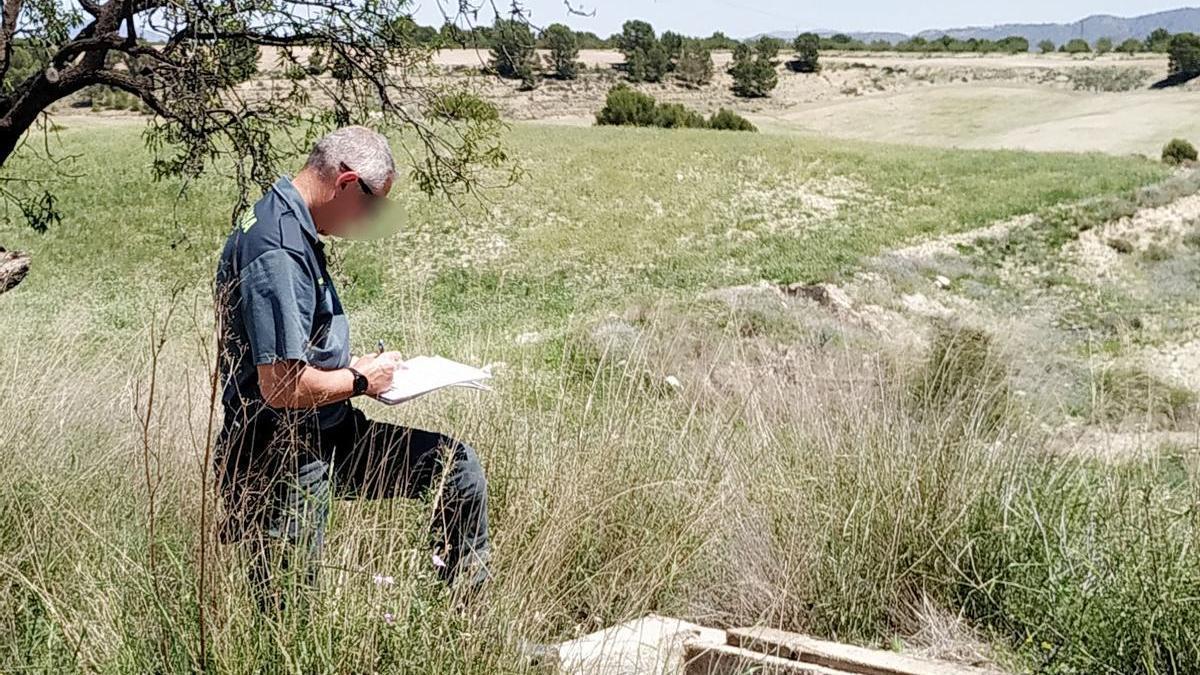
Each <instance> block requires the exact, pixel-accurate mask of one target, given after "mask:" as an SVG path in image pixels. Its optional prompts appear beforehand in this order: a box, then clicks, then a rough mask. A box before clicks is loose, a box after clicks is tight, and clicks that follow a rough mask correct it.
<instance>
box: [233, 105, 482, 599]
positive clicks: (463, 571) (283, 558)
mask: <svg viewBox="0 0 1200 675" xmlns="http://www.w3.org/2000/svg"><path fill="white" fill-rule="evenodd" d="M394 178H395V163H394V160H393V159H392V153H391V149H390V147H389V146H388V142H387V139H386V138H384V137H383V136H382V135H381V134H379V133H376V132H374V131H372V130H370V129H367V128H364V127H346V128H344V129H339V130H337V131H334V132H333V133H331V134H329V135H328V136H326V137H324V138H322V139H321V140H320V141H319V142H318V143H317V145H316V147H315V148H314V149H313V151H312V154H311V155H309V158H308V161H307V162H306V163H305V165H304V167H303V168H302V169H301V170H300V172H299V173H298V174H296V177H295V178H291V179H289V178H288V177H286V176H285V177H281V178H280V179H279V180H278V181H277V182H276V183H275V184H274V185H273V186H272V187H271V189H270V190H268V191H267V193H266V194H265V195H263V197H262V199H260V200H259V201H258V203H256V204H255V205H254V209H253V211H250V212H248V213H247V214H246V215H245V216H244V217H242V218H241V220H240V221H239V222H238V223H237V224H236V226H235V227H234V228H233V232H232V233H230V235H229V238H228V240H227V241H226V243H225V248H224V251H223V252H222V254H221V260H220V263H219V265H218V269H217V285H216V292H217V306H218V308H219V311H220V313H221V324H222V335H221V374H222V377H223V380H224V382H225V388H224V394H223V396H222V402H223V407H224V413H225V417H224V422H223V425H222V429H221V435H220V437H219V438H218V443H217V452H216V453H215V470H216V475H217V479H218V485H219V488H220V492H221V495H222V497H223V501H224V506H225V521H224V522H223V523H222V526H221V531H220V538H221V540H222V541H224V542H233V541H241V542H245V543H248V544H249V545H250V546H251V552H252V567H251V580H252V582H253V584H254V586H255V590H256V592H257V593H258V597H259V601H260V604H262V605H263V606H264V608H270V607H273V606H274V607H278V606H279V605H280V603H281V597H280V595H279V593H280V588H279V584H278V583H274V582H275V581H277V579H278V577H279V575H280V572H281V571H284V570H292V571H298V572H299V573H300V576H301V580H302V581H303V582H305V583H311V582H312V581H313V580H314V578H315V573H316V565H317V564H318V562H319V560H320V553H321V548H322V545H323V543H324V537H325V525H326V521H327V519H328V517H329V505H330V501H331V500H332V499H335V498H339V497H351V498H354V497H358V498H367V499H377V498H389V497H394V496H403V497H409V498H415V497H419V496H420V495H422V494H424V493H426V492H428V491H430V490H436V494H435V495H434V498H435V505H434V509H435V513H434V518H433V524H434V528H433V529H434V533H433V547H434V548H433V553H432V556H431V558H430V561H431V564H432V565H434V566H435V567H437V569H438V573H439V574H440V575H441V576H442V578H443V579H445V580H446V581H447V582H455V580H456V579H464V580H465V581H466V583H467V585H469V586H471V587H474V586H476V585H478V584H479V583H481V582H482V581H483V580H484V579H486V577H487V559H488V525H487V483H486V480H485V478H484V474H483V469H482V467H481V466H480V462H479V458H478V456H477V455H476V453H475V450H474V449H472V448H471V447H470V446H468V445H466V444H464V443H461V442H459V441H456V440H454V439H452V438H448V437H446V436H443V435H441V434H437V433H432V432H428V431H421V430H418V429H410V428H408V427H401V426H396V425H392V424H385V423H381V422H376V421H373V420H370V419H367V417H366V416H365V415H364V414H363V413H362V412H361V411H360V410H358V409H357V408H355V407H354V406H352V405H351V404H350V399H352V398H355V397H358V396H374V395H377V394H379V393H381V392H383V391H386V390H387V389H388V388H390V387H391V384H392V380H393V377H394V376H395V374H396V371H397V370H398V369H399V370H400V376H401V377H403V365H402V364H401V363H400V362H399V356H400V355H399V354H397V353H395V352H384V351H382V349H380V350H378V352H379V353H372V354H368V355H365V356H360V357H358V358H355V359H352V358H351V353H350V325H349V322H348V321H347V318H346V315H345V313H344V312H343V311H342V303H341V301H340V300H339V299H338V294H337V290H336V288H335V287H334V283H333V279H332V277H330V274H329V270H328V269H327V266H326V259H325V246H324V244H323V243H322V242H321V239H320V236H321V235H325V236H336V237H346V236H352V235H354V234H355V232H356V231H357V228H359V227H361V226H362V224H363V223H364V222H365V221H367V220H368V219H369V217H370V216H371V215H372V214H373V212H374V211H375V209H376V208H377V207H378V206H379V205H380V203H381V202H382V201H383V200H384V199H385V198H386V196H387V194H388V192H389V191H390V190H391V188H392V181H393V179H394ZM298 557H299V558H302V560H298V559H297V558H298Z"/></svg>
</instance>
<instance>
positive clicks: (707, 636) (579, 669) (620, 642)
mask: <svg viewBox="0 0 1200 675" xmlns="http://www.w3.org/2000/svg"><path fill="white" fill-rule="evenodd" d="M725 640H726V638H725V631H723V630H718V629H715V628H705V627H704V626H699V625H696V624H694V623H688V622H686V621H683V620H680V619H672V618H669V617H664V616H657V615H655V614H651V615H649V616H646V617H643V618H641V619H636V620H634V621H628V622H626V623H623V624H619V625H617V626H613V627H611V628H605V629H604V630H602V631H598V632H595V633H591V634H590V635H585V636H583V637H581V638H578V639H576V640H570V641H567V642H564V643H562V644H561V645H559V646H558V668H557V670H558V672H560V673H563V674H564V675H678V674H679V673H682V672H683V665H684V647H685V645H686V644H687V643H688V642H690V641H697V642H703V643H707V644H716V645H721V644H724V643H725Z"/></svg>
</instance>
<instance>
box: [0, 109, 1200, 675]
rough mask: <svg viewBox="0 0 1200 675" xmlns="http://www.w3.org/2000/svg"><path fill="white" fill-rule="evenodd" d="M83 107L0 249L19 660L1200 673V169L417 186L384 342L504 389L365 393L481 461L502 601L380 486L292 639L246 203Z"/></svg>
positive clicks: (536, 160) (625, 163)
mask: <svg viewBox="0 0 1200 675" xmlns="http://www.w3.org/2000/svg"><path fill="white" fill-rule="evenodd" d="M57 123H58V124H59V125H60V128H59V129H58V130H57V131H56V133H54V134H52V135H51V136H50V139H51V141H50V142H51V143H52V147H53V149H54V151H55V152H56V154H58V155H60V156H64V157H74V159H73V160H72V161H71V162H70V164H69V166H70V169H71V171H70V173H71V174H73V175H75V176H76V177H74V178H68V177H64V176H63V174H61V173H56V174H54V176H56V177H55V178H54V180H55V181H58V183H57V185H58V194H59V195H60V200H61V201H60V204H59V206H60V208H61V210H62V212H63V221H62V223H61V224H59V225H56V226H54V227H52V228H51V229H50V230H49V231H47V232H45V233H41V234H39V233H36V232H33V231H32V230H30V229H29V228H27V227H24V226H23V225H21V224H19V223H8V224H4V225H0V241H2V242H3V243H4V245H5V246H8V247H10V248H14V249H21V250H25V251H29V252H30V253H31V254H32V255H33V259H34V267H33V271H32V273H31V274H30V276H29V278H28V279H27V280H26V281H25V282H24V283H23V284H22V285H21V286H20V287H18V288H17V289H16V290H14V291H11V292H9V293H6V294H4V295H3V296H2V297H0V308H2V310H3V311H0V335H3V336H4V339H2V340H0V364H3V376H0V449H2V451H3V452H4V455H3V456H4V459H5V463H6V469H5V471H4V472H0V512H2V513H4V514H5V517H4V518H3V520H2V527H0V670H4V671H15V672H22V671H23V670H29V671H36V672H72V671H87V672H91V671H105V672H151V671H159V672H164V671H165V672H173V671H184V670H189V669H192V668H193V667H194V666H195V664H196V663H197V662H198V661H199V659H200V654H199V651H198V650H199V649H200V648H201V647H200V645H203V646H204V647H203V648H204V649H205V650H206V651H205V654H206V659H207V662H208V663H209V664H210V668H212V669H213V670H215V671H220V672H246V673H251V672H276V671H280V672H282V671H289V672H453V673H496V672H523V671H524V670H525V668H526V666H525V665H524V661H522V660H521V659H520V658H519V657H518V651H519V649H520V644H521V642H522V641H523V640H534V641H557V640H562V639H566V638H570V637H573V636H577V635H580V634H582V633H586V632H590V631H592V630H595V629H597V628H600V627H603V626H607V625H611V624H614V623H617V622H619V621H622V620H625V619H630V618H635V617H639V616H643V615H645V614H647V613H649V612H657V613H661V614H667V615H675V616H681V617H685V618H688V619H692V620H696V621H701V622H704V623H706V624H708V625H735V624H749V623H765V624H768V625H773V626H778V627H781V628H785V629H789V630H797V631H805V632H810V633H813V634H817V635H821V636H825V637H831V638H836V639H839V640H843V641H849V642H856V643H860V644H866V645H875V646H883V647H886V648H890V649H897V650H901V651H905V652H914V653H921V654H927V655H932V656H936V657H939V658H944V659H950V660H955V661H959V662H963V663H971V664H990V665H994V666H996V667H999V668H1003V669H1008V670H1012V671H1015V672H1020V671H1027V670H1045V671H1048V672H1064V673H1066V672H1100V671H1106V672H1189V671H1194V670H1196V669H1197V668H1200V645H1198V644H1197V642H1196V637H1195V633H1194V630H1193V627H1194V626H1195V625H1197V623H1198V622H1200V606H1198V605H1197V604H1196V602H1195V600H1194V598H1195V597H1196V596H1197V591H1198V589H1200V572H1197V570H1196V568H1195V566H1194V565H1193V564H1192V555H1191V551H1192V550H1194V545H1195V543H1196V542H1197V538H1198V537H1200V527H1198V526H1197V524H1196V522H1195V518H1194V512H1195V508H1196V502H1195V500H1196V495H1197V494H1200V492H1198V488H1200V483H1198V482H1197V480H1198V479H1197V474H1196V469H1197V467H1196V464H1195V454H1194V450H1195V435H1194V412H1193V410H1194V397H1195V391H1194V389H1195V386H1196V385H1195V382H1196V380H1195V377H1194V375H1195V374H1196V371H1195V370H1190V368H1195V367H1196V362H1197V359H1196V357H1197V355H1198V353H1197V350H1196V348H1195V346H1194V345H1195V344H1196V342H1195V340H1196V329H1197V324H1196V322H1195V319H1194V317H1195V316H1196V312H1195V310H1196V304H1197V303H1198V298H1197V295H1196V294H1195V292H1194V291H1195V287H1196V286H1195V284H1196V276H1195V269H1196V263H1197V262H1198V261H1200V247H1198V245H1197V242H1198V241H1200V230H1197V224H1196V223H1197V222H1198V219H1200V202H1198V201H1197V200H1200V197H1197V196H1195V195H1196V193H1197V191H1198V190H1200V181H1198V180H1197V178H1196V177H1195V176H1194V175H1192V174H1189V173H1186V172H1177V171H1174V170H1172V169H1169V168H1168V167H1166V166H1164V165H1163V164H1161V163H1159V162H1157V161H1151V160H1148V159H1145V158H1141V157H1131V156H1117V155H1107V154H1098V153H1096V154H1079V153H1059V154H1055V153H1033V152H1024V151H1011V150H957V149H946V148H923V147H918V146H904V145H898V144H885V143H872V142H865V141H858V140H835V139H833V138H828V137H817V136H812V135H805V134H801V133H796V131H795V130H794V129H779V128H776V127H773V126H767V127H765V128H764V130H763V132H762V133H758V134H747V133H735V132H717V131H703V130H658V129H626V128H605V127H586V126H571V125H559V124H547V123H544V122H537V121H531V122H515V123H513V124H512V125H511V126H510V128H509V129H508V131H507V132H506V133H505V142H506V143H507V144H508V146H509V148H510V149H511V151H512V152H513V153H514V156H515V158H516V159H517V161H518V163H519V165H520V167H521V168H522V170H523V176H522V178H521V179H520V180H519V181H518V182H517V183H515V184H514V185H511V186H505V187H496V188H493V189H490V190H485V191H484V192H482V193H480V195H479V197H478V198H472V199H467V200H465V201H463V202H462V203H460V204H457V205H450V204H447V203H445V202H444V201H442V200H430V199H429V198H426V197H424V196H423V195H421V194H419V193H418V192H417V191H416V190H414V189H412V188H411V187H410V186H408V185H406V184H404V183H402V184H401V188H400V189H399V194H398V195H396V196H395V197H394V202H395V203H394V204H393V206H392V207H391V209H390V210H388V211H386V212H385V213H384V215H383V216H382V218H383V220H384V221H385V222H386V223H388V224H390V225H391V227H390V228H389V230H388V231H385V232H381V233H380V235H379V237H378V238H376V239H374V240H371V241H356V242H347V241H337V242H335V243H333V245H332V258H333V260H334V268H335V273H336V278H337V281H338V284H339V287H340V288H341V289H342V297H343V300H344V301H345V303H346V305H347V310H348V312H349V314H350V315H351V317H352V318H353V326H354V335H353V338H354V342H355V345H356V347H357V348H359V349H360V350H366V349H369V348H371V345H374V343H375V341H376V339H380V338H382V339H385V340H386V341H387V342H388V344H389V345H390V346H392V347H394V348H396V349H399V350H401V351H403V352H404V353H406V354H414V355H415V354H433V353H437V354H442V355H445V356H448V357H452V358H456V359H461V360H464V361H468V362H473V363H480V364H484V363H486V364H491V365H492V367H493V369H494V372H495V373H496V384H495V390H496V391H495V392H494V393H493V394H488V395H485V394H466V393H442V394H439V395H438V396H437V397H429V398H427V399H423V400H421V401H418V402H415V403H412V404H408V405H405V406H402V407H400V408H396V409H384V408H382V407H381V406H378V405H374V404H372V403H369V402H368V403H365V404H363V405H365V406H366V407H368V408H369V409H370V413H371V414H372V415H376V416H379V417H381V418H383V419H387V420H391V421H397V422H403V423H406V424H411V425H416V426H422V427H430V428H437V429H441V430H444V431H447V432H450V433H453V434H455V435H457V436H460V437H462V438H464V439H468V440H469V441H470V442H471V443H472V444H474V445H475V446H476V447H478V448H479V449H480V451H481V454H482V456H483V458H484V463H485V465H486V468H487V471H488V474H489V477H490V500H491V501H490V508H491V512H492V527H493V534H494V545H495V548H496V558H495V572H496V578H495V580H494V582H493V583H492V585H491V586H490V587H489V589H488V591H487V594H486V596H485V598H484V602H483V603H481V604H479V605H475V606H472V607H471V608H470V609H469V610H467V611H461V610H458V609H456V608H455V607H454V606H453V602H452V599H451V598H450V597H449V596H448V595H447V594H446V592H445V591H444V590H443V589H442V587H441V586H440V585H439V584H438V583H437V581H436V579H434V577H433V576H432V573H431V572H430V571H429V570H428V569H427V566H426V565H425V564H424V563H425V561H424V559H423V555H424V554H423V550H424V549H423V543H422V541H421V538H422V534H421V532H422V528H423V525H424V523H423V521H422V519H423V518H425V515H424V511H422V510H421V508H420V506H419V505H413V504H407V503H402V502H397V503H379V504H354V505H349V504H347V505H344V506H339V507H338V508H337V509H336V511H335V514H334V523H333V528H332V531H331V537H330V540H329V542H328V544H327V559H326V560H325V561H324V567H325V569H324V571H323V575H324V576H323V577H322V584H321V586H320V588H319V589H317V590H316V591H315V592H312V593H300V592H299V591H297V598H298V600H297V601H298V602H301V603H302V604H301V605H300V607H301V608H303V611H300V610H297V611H291V612H288V613H284V614H282V615H278V616H265V615H263V614H260V613H259V612H258V611H257V610H256V608H255V606H254V604H253V601H252V599H251V597H250V594H249V592H248V591H247V589H246V588H245V587H244V582H243V581H242V580H243V579H244V576H243V570H242V567H243V565H244V561H242V560H240V559H239V557H238V556H237V555H236V552H235V551H233V550H230V549H226V548H222V547H221V546H219V545H218V544H217V543H216V542H215V541H214V540H213V539H212V538H211V535H210V534H209V530H210V524H211V518H212V517H213V516H212V513H211V512H212V509H213V503H212V499H213V495H212V493H211V488H210V483H209V474H208V470H207V466H206V455H207V453H209V452H210V451H211V445H210V443H209V440H210V438H211V430H212V428H213V423H214V422H213V415H212V407H211V400H212V399H211V391H212V390H211V387H212V379H211V372H212V365H213V361H212V360H213V358H214V356H213V350H214V344H213V335H212V331H213V327H212V318H211V315H212V308H211V299H210V277H211V273H212V270H213V267H214V264H215V256H216V251H217V250H218V247H219V245H220V242H221V241H222V239H223V237H224V235H225V233H226V232H227V231H228V229H229V227H230V217H229V214H230V212H231V209H232V205H233V203H234V201H235V191H234V188H233V184H232V181H231V180H230V179H228V178H227V177H222V176H221V175H220V172H216V173H214V174H211V175H209V176H207V177H205V178H202V179H199V180H197V181H194V182H191V183H189V184H186V185H185V184H182V183H179V182H175V181H163V182H152V181H151V180H150V179H149V171H148V167H149V165H150V161H151V156H150V155H149V154H148V152H147V151H146V150H145V149H144V147H143V143H142V139H141V135H140V134H141V129H142V126H141V125H142V123H141V122H139V121H138V120H137V119H130V118H127V117H116V118H113V117H106V118H100V119H99V120H97V119H94V118H89V117H87V116H80V115H76V116H60V117H59V118H58V119H57ZM393 140H394V143H395V145H396V147H397V149H399V148H401V147H403V146H404V145H405V144H406V143H407V142H408V141H409V139H407V138H405V137H403V136H398V137H395V138H394V139H393ZM893 140H900V139H893ZM297 162H298V160H297ZM12 170H13V171H16V172H18V173H19V174H20V175H26V176H30V177H38V176H40V175H43V174H46V175H50V174H48V173H47V172H48V171H49V170H50V169H49V168H48V167H46V166H45V165H44V163H42V162H40V161H39V160H38V159H37V158H36V157H33V156H29V155H26V156H24V157H21V158H19V159H18V160H17V161H16V163H15V165H14V166H13V167H12ZM384 580H386V581H384ZM201 635H202V636H203V637H202V638H201V637H199V636H201Z"/></svg>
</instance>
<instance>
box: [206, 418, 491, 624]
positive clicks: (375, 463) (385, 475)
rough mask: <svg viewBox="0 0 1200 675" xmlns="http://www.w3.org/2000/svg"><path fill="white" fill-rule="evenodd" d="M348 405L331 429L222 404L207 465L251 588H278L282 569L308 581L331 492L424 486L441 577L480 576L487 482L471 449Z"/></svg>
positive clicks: (412, 490)
mask: <svg viewBox="0 0 1200 675" xmlns="http://www.w3.org/2000/svg"><path fill="white" fill-rule="evenodd" d="M347 408H348V409H347V412H346V415H345V416H344V417H343V419H342V421H341V422H339V423H338V424H336V425H334V426H333V427H330V428H319V427H317V426H316V424H315V422H313V421H312V420H311V415H310V416H307V418H306V416H303V415H299V414H290V413H283V414H281V413H276V412H272V411H269V410H265V409H261V408H260V409H259V410H258V411H257V412H256V414H254V415H250V414H247V410H248V409H247V408H238V409H226V415H225V423H224V426H223V428H222V431H221V436H220V438H219V439H218V443H217V453H216V459H215V463H216V466H215V467H214V468H215V469H216V474H217V478H218V485H219V489H220V492H221V495H222V498H223V501H224V505H225V516H226V518H225V521H224V523H223V524H222V527H221V533H220V537H221V540H222V541H223V542H234V541H241V542H243V543H244V544H246V545H248V547H249V550H250V553H251V555H252V561H251V581H252V583H253V584H254V585H255V587H256V589H257V590H258V591H259V592H260V593H272V592H275V591H270V589H269V588H268V587H269V586H270V585H271V583H272V577H273V576H274V575H276V574H278V573H279V571H280V570H284V569H289V568H290V569H291V570H292V571H298V572H300V573H301V575H302V576H303V577H304V578H305V579H306V580H307V581H308V582H310V583H311V582H312V581H315V576H316V570H317V567H318V565H319V562H320V558H321V549H322V547H323V545H324V542H325V528H326V523H327V521H328V519H329V507H330V504H331V502H332V500H334V499H387V498H391V497H405V498H409V499H415V498H419V497H421V496H422V495H424V494H426V493H432V494H433V496H434V507H433V508H434V512H433V517H432V519H431V522H432V528H431V529H432V532H431V535H432V546H433V556H431V564H432V565H434V566H435V567H437V568H438V573H439V575H440V576H441V577H442V578H443V579H445V580H446V581H447V582H448V583H455V582H456V579H457V578H458V577H460V576H462V577H464V581H466V582H467V583H469V584H470V585H471V586H475V585H478V584H479V583H482V581H484V580H485V579H486V578H487V574H488V572H487V560H488V552H489V547H488V520H487V480H486V478H485V477H484V473H483V467H482V466H481V465H480V463H479V457H478V455H477V454H476V453H475V450H474V449H473V448H471V446H469V445H466V444H464V443H462V442H459V441H457V440H455V439H453V438H450V437H448V436H444V435H442V434H438V433H434V432H430V431H422V430H420V429H411V428H408V427H402V426H397V425H394V424H386V423H383V422H375V421H373V420H370V419H367V417H366V415H364V414H363V413H362V412H361V411H359V410H358V409H357V408H353V407H350V406H347ZM300 558H303V562H302V563H301V562H300V560H299V559H300ZM297 566H299V569H297ZM264 597H265V596H263V595H260V601H261V600H262V599H263V598H264ZM267 604H269V601H268V602H267Z"/></svg>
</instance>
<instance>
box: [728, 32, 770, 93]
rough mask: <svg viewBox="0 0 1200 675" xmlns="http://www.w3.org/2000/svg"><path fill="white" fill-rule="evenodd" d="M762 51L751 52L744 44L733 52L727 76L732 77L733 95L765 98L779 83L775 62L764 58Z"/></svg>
mask: <svg viewBox="0 0 1200 675" xmlns="http://www.w3.org/2000/svg"><path fill="white" fill-rule="evenodd" d="M764 55H765V52H764V51H758V53H755V50H752V49H751V48H750V47H749V46H747V45H745V44H741V45H738V46H737V48H736V49H734V50H733V64H732V65H731V66H730V67H729V74H730V75H732V76H733V93H734V94H735V95H737V96H744V97H746V98H760V97H763V96H767V95H768V94H770V93H771V90H772V89H774V88H775V85H777V84H778V83H779V76H778V74H776V72H775V62H774V61H772V60H771V59H769V58H765V56H764Z"/></svg>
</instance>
